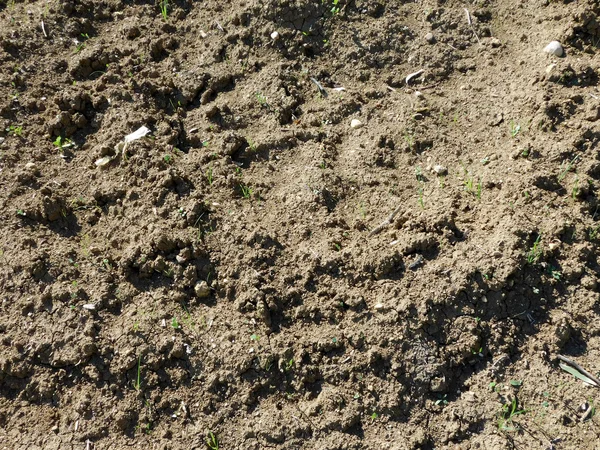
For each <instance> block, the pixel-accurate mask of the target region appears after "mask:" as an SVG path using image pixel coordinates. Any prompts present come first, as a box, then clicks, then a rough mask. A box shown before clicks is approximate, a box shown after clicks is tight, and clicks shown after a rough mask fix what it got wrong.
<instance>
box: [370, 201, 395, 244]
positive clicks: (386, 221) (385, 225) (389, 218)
mask: <svg viewBox="0 0 600 450" xmlns="http://www.w3.org/2000/svg"><path fill="white" fill-rule="evenodd" d="M401 209H402V206H398V207H397V208H396V209H395V210H394V212H393V213H391V214H390V215H389V217H388V218H387V219H385V220H384V221H383V222H381V224H380V225H379V226H378V227H377V228H374V229H373V231H371V232H370V233H369V237H371V236H375V235H376V234H377V233H380V232H381V230H383V229H384V228H385V227H387V226H388V225H390V224H391V223H392V220H394V217H396V215H397V214H398V213H399V212H400V210H401Z"/></svg>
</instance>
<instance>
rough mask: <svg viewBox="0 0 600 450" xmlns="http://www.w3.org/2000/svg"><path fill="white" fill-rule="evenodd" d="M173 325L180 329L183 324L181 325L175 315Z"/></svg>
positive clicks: (172, 320)
mask: <svg viewBox="0 0 600 450" xmlns="http://www.w3.org/2000/svg"><path fill="white" fill-rule="evenodd" d="M171 326H172V327H173V328H174V329H176V330H178V329H179V328H180V327H181V325H179V321H178V320H177V317H173V318H172V319H171Z"/></svg>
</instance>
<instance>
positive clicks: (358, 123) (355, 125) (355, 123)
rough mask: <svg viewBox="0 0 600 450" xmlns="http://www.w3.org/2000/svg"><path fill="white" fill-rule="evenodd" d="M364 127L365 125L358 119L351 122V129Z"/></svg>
mask: <svg viewBox="0 0 600 450" xmlns="http://www.w3.org/2000/svg"><path fill="white" fill-rule="evenodd" d="M362 125H363V123H362V122H361V121H360V120H358V119H352V122H350V127H351V128H360V127H362Z"/></svg>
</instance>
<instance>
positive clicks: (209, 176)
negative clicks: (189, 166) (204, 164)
mask: <svg viewBox="0 0 600 450" xmlns="http://www.w3.org/2000/svg"><path fill="white" fill-rule="evenodd" d="M206 181H208V185H209V186H212V184H213V181H214V180H213V168H212V166H208V169H207V170H206Z"/></svg>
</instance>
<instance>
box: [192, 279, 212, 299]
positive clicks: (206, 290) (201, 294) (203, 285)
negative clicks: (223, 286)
mask: <svg viewBox="0 0 600 450" xmlns="http://www.w3.org/2000/svg"><path fill="white" fill-rule="evenodd" d="M194 293H195V294H196V297H198V298H206V297H208V296H209V295H210V287H209V286H208V283H207V282H206V281H200V282H199V283H196V286H194Z"/></svg>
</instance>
